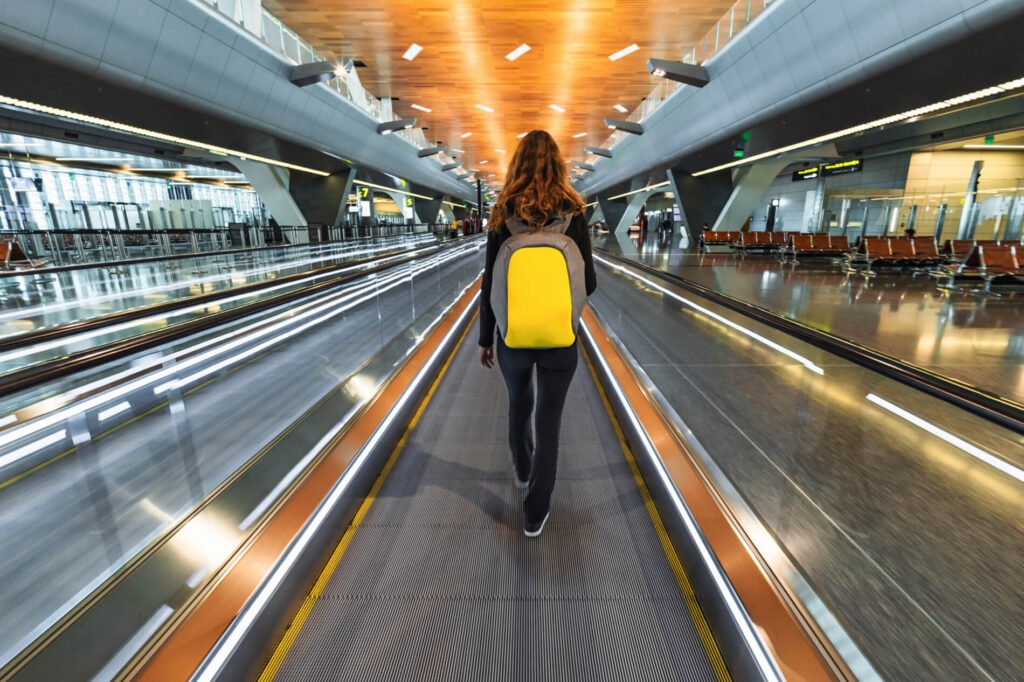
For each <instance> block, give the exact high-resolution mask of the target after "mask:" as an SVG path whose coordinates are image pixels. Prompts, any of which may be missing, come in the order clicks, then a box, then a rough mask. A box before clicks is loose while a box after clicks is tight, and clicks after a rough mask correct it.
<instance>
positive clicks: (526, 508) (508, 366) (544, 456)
mask: <svg viewBox="0 0 1024 682" xmlns="http://www.w3.org/2000/svg"><path fill="white" fill-rule="evenodd" d="M497 354H498V366H499V367H500V368H501V374H502V376H503V377H505V386H507V387H508V442H509V445H510V446H511V448H512V460H513V462H514V464H515V468H516V474H517V475H518V476H519V478H520V480H525V479H526V478H527V477H529V479H530V487H529V490H528V491H527V493H526V499H525V500H524V501H523V512H524V515H525V516H526V522H527V523H537V522H539V521H540V520H541V519H543V518H544V515H545V514H547V513H548V508H549V507H550V506H551V493H552V491H553V490H554V489H555V473H556V471H557V468H558V431H559V427H560V426H561V422H562V408H563V407H565V397H566V395H568V393H569V384H570V383H572V375H573V374H575V373H576V365H577V363H578V362H579V352H578V351H577V349H576V344H575V343H574V344H573V345H571V346H569V347H568V348H543V349H533V348H509V347H508V346H506V345H505V342H504V341H503V340H502V339H501V335H500V334H499V335H498V353H497ZM534 365H536V366H537V413H536V416H535V418H534V429H532V430H533V431H534V432H535V433H536V437H537V440H536V447H535V446H534V440H533V434H532V433H531V429H530V413H531V412H533V409H534V405H533V367H534Z"/></svg>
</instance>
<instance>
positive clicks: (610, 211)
mask: <svg viewBox="0 0 1024 682" xmlns="http://www.w3.org/2000/svg"><path fill="white" fill-rule="evenodd" d="M630 185H631V186H630V191H634V190H636V189H639V188H640V187H642V186H643V182H642V181H640V180H634V181H632V183H630ZM658 191H663V190H660V189H659V190H658ZM653 193H654V192H653V191H652V190H649V191H646V192H636V193H635V194H629V195H627V196H624V197H619V198H617V199H607V198H605V197H603V196H601V195H598V197H597V205H598V206H599V207H600V209H601V214H602V215H603V216H604V221H605V224H606V225H607V226H608V231H609V232H615V231H617V230H618V229H620V228H622V227H626V228H628V227H629V226H630V225H632V224H633V221H634V220H636V217H637V216H638V215H640V209H641V208H643V205H644V202H646V201H647V197H649V196H650V195H651V194H653ZM612 196H615V194H612Z"/></svg>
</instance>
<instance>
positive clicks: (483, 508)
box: [264, 340, 728, 680]
mask: <svg viewBox="0 0 1024 682" xmlns="http://www.w3.org/2000/svg"><path fill="white" fill-rule="evenodd" d="M506 410H507V398H506V397H505V388H504V385H503V383H502V379H501V375H500V373H499V371H498V369H497V368H494V369H492V370H486V369H484V368H482V367H480V365H479V363H478V362H477V361H476V347H475V344H473V343H471V342H467V341H465V340H464V341H463V342H462V343H461V345H460V346H459V348H458V349H457V350H456V352H455V354H454V357H453V359H452V361H451V364H450V366H449V368H448V369H447V371H446V372H445V374H444V375H443V377H442V378H441V380H440V382H439V384H438V385H437V386H436V387H435V390H434V392H433V394H432V396H431V397H429V402H428V403H427V404H426V406H425V409H423V410H422V413H421V415H420V417H419V420H418V422H416V423H415V424H414V426H413V428H412V430H411V432H410V433H409V434H407V439H406V441H405V444H404V447H402V449H401V450H400V451H398V452H397V455H396V458H395V459H394V461H393V464H392V465H391V468H390V471H388V470H387V469H386V470H385V476H384V477H383V479H382V480H379V481H378V488H375V491H374V492H372V493H371V495H370V497H369V498H368V499H367V501H366V503H364V505H363V508H362V509H361V510H360V512H359V514H358V515H357V516H356V519H355V520H354V522H353V524H352V526H351V527H350V528H349V530H348V532H347V533H346V535H345V537H344V538H343V540H342V542H341V544H340V545H339V548H338V550H336V552H335V558H337V556H338V555H339V554H340V560H338V562H337V564H336V566H334V567H332V562H329V563H328V568H327V569H325V572H324V575H322V576H321V579H320V584H321V585H322V592H320V594H319V596H318V598H317V599H316V602H315V604H314V605H313V606H312V609H302V610H301V611H300V616H298V617H297V619H296V620H295V621H293V623H292V624H291V625H290V630H291V632H288V633H286V636H285V638H284V640H283V641H282V643H281V644H280V645H279V646H278V648H277V650H276V651H275V652H274V654H273V657H272V658H271V661H270V665H269V666H268V667H267V669H266V670H265V671H264V679H271V678H276V679H279V680H327V679H331V680H333V679H338V678H339V675H340V676H342V677H344V678H346V679H360V680H395V679H445V680H457V679H466V680H480V679H596V680H601V679H607V680H612V679H614V680H641V679H644V680H647V679H650V680H655V679H657V680H716V679H718V680H723V679H728V676H727V673H726V671H725V667H724V665H723V664H722V661H721V657H720V656H719V654H718V652H717V649H716V648H715V644H714V641H713V639H712V638H711V636H710V634H709V633H708V630H707V626H706V624H704V621H703V616H701V614H700V611H699V608H698V607H697V605H696V602H695V601H694V600H693V598H692V593H691V592H690V591H689V587H688V585H687V583H686V578H685V576H683V575H682V573H681V569H679V567H678V564H677V563H676V564H675V570H674V567H673V564H672V563H670V560H669V558H667V555H666V547H668V549H667V551H669V552H671V551H672V550H671V548H670V546H669V545H667V542H668V541H667V539H666V538H665V537H664V531H663V530H660V521H657V520H656V517H655V521H654V522H653V523H652V516H651V512H649V511H648V504H649V499H648V498H646V492H645V491H642V490H641V488H639V487H638V484H637V481H636V479H635V478H634V469H633V468H632V467H631V464H630V461H629V460H628V459H627V457H626V456H625V455H624V452H623V447H622V445H621V444H620V443H621V441H620V439H619V437H618V436H617V431H616V429H615V427H614V426H613V424H612V422H611V420H610V418H609V416H608V413H607V411H606V409H605V405H604V403H603V402H602V397H601V395H600V393H599V390H598V388H597V386H596V384H595V381H594V379H593V377H592V375H591V373H590V372H589V369H588V367H587V364H586V363H585V361H584V359H583V358H582V357H581V359H580V365H579V369H578V370H577V375H576V378H575V379H574V381H573V385H572V388H571V389H570V392H569V397H568V400H567V403H566V408H565V413H564V416H563V425H562V438H561V452H562V454H561V457H560V461H559V469H560V472H559V477H558V483H557V485H556V488H555V496H554V500H553V502H552V510H551V518H550V520H549V521H548V524H547V525H546V527H545V529H544V533H543V535H541V536H540V537H539V538H536V539H529V538H526V537H525V536H524V535H523V532H522V517H521V509H522V504H521V497H522V492H521V491H520V490H518V489H517V488H516V487H515V486H514V484H513V480H512V477H513V473H512V465H511V458H510V455H509V453H508V444H507V428H508V427H507V416H506ZM663 542H664V543H666V544H665V545H664V546H663V544H662V543H663ZM674 560H675V557H674V555H673V556H672V561H674ZM687 594H689V595H690V596H689V598H688V597H687V596H686V595H687ZM303 613H305V614H308V617H304V616H303V615H301V614H303ZM709 652H710V653H709ZM712 661H714V663H712Z"/></svg>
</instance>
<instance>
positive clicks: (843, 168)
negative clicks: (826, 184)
mask: <svg viewBox="0 0 1024 682" xmlns="http://www.w3.org/2000/svg"><path fill="white" fill-rule="evenodd" d="M862 170H864V162H863V161H862V160H860V159H852V160H850V161H840V162H839V163H830V164H826V165H824V166H822V167H821V174H822V175H824V176H829V175H845V174H847V173H859V172H861V171H862Z"/></svg>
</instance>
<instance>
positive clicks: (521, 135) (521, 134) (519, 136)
mask: <svg viewBox="0 0 1024 682" xmlns="http://www.w3.org/2000/svg"><path fill="white" fill-rule="evenodd" d="M526 135H527V133H519V134H518V135H516V138H518V139H522V138H524V137H526Z"/></svg>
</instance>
